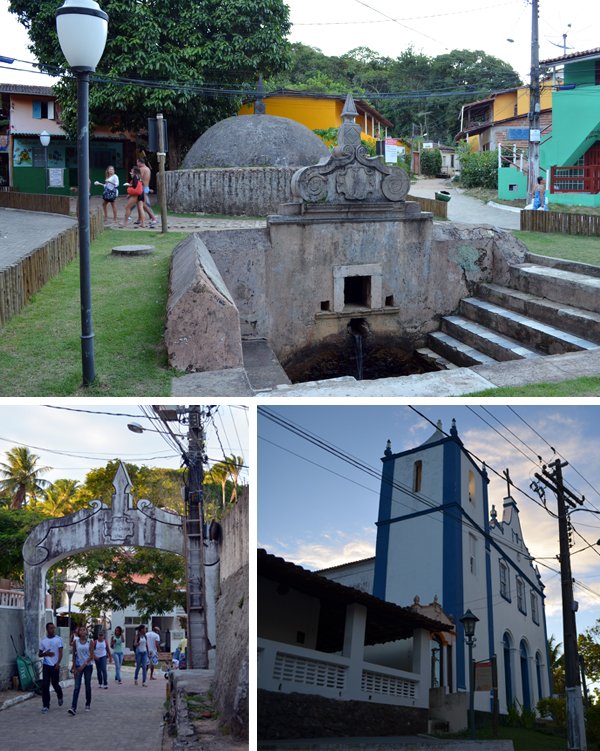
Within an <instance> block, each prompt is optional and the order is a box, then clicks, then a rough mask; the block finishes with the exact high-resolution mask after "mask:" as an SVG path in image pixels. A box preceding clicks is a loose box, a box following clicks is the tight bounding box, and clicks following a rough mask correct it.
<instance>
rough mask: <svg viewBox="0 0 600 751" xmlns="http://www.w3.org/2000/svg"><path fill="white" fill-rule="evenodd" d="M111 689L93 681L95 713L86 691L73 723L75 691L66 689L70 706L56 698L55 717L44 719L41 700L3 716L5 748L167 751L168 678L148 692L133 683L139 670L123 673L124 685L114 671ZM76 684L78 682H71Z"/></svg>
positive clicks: (53, 702)
mask: <svg viewBox="0 0 600 751" xmlns="http://www.w3.org/2000/svg"><path fill="white" fill-rule="evenodd" d="M108 678H109V687H108V689H107V690H101V689H99V688H98V682H97V680H96V677H95V675H94V679H93V680H92V708H91V711H90V712H85V711H84V707H85V689H84V686H83V685H82V688H81V692H80V694H79V704H78V708H77V714H76V715H75V717H72V716H71V715H70V714H68V712H67V710H68V709H69V707H70V706H71V697H72V696H73V687H72V686H69V687H67V688H65V689H64V704H63V706H62V707H58V706H57V701H56V694H55V693H54V691H51V693H50V711H49V712H48V713H47V714H42V712H41V708H42V700H41V697H39V696H36V697H34V698H32V699H30V700H28V701H22V702H20V703H18V704H14V705H12V706H10V707H9V708H8V709H3V710H2V712H0V732H1V736H0V737H1V740H0V747H1V748H5V749H7V751H8V749H10V751H48V749H61V751H82V749H83V750H84V751H116V750H117V749H122V750H123V751H161V749H162V740H163V712H164V711H165V707H164V702H165V700H166V687H167V681H166V680H165V679H164V678H163V674H162V672H161V673H159V674H158V678H157V679H156V680H154V681H149V682H148V687H147V688H144V687H143V686H142V684H141V681H140V682H139V685H138V686H135V685H134V683H133V668H130V667H127V668H124V669H123V683H122V684H121V685H120V686H119V685H118V684H116V683H115V680H114V668H113V667H112V666H109V673H108ZM70 683H72V681H70Z"/></svg>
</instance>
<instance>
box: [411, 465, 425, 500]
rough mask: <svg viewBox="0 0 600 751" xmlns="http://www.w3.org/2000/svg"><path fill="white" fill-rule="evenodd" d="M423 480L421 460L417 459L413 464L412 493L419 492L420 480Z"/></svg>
mask: <svg viewBox="0 0 600 751" xmlns="http://www.w3.org/2000/svg"><path fill="white" fill-rule="evenodd" d="M422 481H423V462H422V461H421V459H418V460H417V461H416V462H415V463H414V466H413V493H420V492H421V482H422Z"/></svg>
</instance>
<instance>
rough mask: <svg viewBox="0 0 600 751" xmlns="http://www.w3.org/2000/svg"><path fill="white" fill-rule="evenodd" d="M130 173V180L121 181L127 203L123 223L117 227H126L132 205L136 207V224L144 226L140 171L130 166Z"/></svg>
mask: <svg viewBox="0 0 600 751" xmlns="http://www.w3.org/2000/svg"><path fill="white" fill-rule="evenodd" d="M129 174H130V175H131V182H129V183H123V185H124V186H125V187H126V188H127V195H128V196H129V198H128V199H127V204H126V206H125V218H124V219H123V224H120V225H119V227H127V223H128V222H129V215H130V214H131V210H132V209H133V208H134V207H137V213H138V221H137V224H138V225H139V226H140V227H142V228H143V226H144V208H143V207H144V184H143V182H142V178H141V175H140V171H139V169H138V168H137V167H132V168H131V171H130V173H129Z"/></svg>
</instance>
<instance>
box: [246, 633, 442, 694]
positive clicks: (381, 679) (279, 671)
mask: <svg viewBox="0 0 600 751" xmlns="http://www.w3.org/2000/svg"><path fill="white" fill-rule="evenodd" d="M258 687H259V688H263V689H266V690H267V691H277V692H283V693H293V692H298V693H305V694H317V695H319V696H325V697H329V698H332V699H342V700H349V699H354V700H358V701H370V702H375V703H379V704H394V705H397V706H408V707H414V706H427V700H428V697H427V696H426V695H427V693H428V692H427V691H419V688H420V676H418V675H417V674H415V673H408V672H406V671H403V670H396V669H394V668H388V667H384V666H382V665H375V664H373V663H369V662H364V661H363V662H361V663H360V664H351V663H350V660H349V658H347V657H342V656H341V655H337V654H328V653H324V652H317V651H315V650H313V649H305V648H304V647H296V646H292V645H290V644H283V643H281V642H275V641H271V640H270V639H259V640H258ZM423 694H425V696H423ZM423 702H425V703H423Z"/></svg>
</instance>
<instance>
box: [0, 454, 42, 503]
mask: <svg viewBox="0 0 600 751" xmlns="http://www.w3.org/2000/svg"><path fill="white" fill-rule="evenodd" d="M39 459H40V457H39V456H36V454H32V453H31V451H30V450H29V449H28V448H27V447H26V446H15V447H14V448H12V449H10V451H7V452H6V461H5V462H0V477H1V478H2V479H1V480H0V493H2V495H7V496H9V497H10V506H11V508H14V509H17V508H22V507H23V506H24V505H25V504H26V503H29V505H31V506H35V505H36V502H37V499H38V497H39V496H40V495H41V494H42V493H43V492H44V488H46V487H48V485H49V484H50V483H48V482H47V481H46V480H44V479H42V477H41V475H43V474H44V472H47V471H48V469H49V467H40V466H39V464H38V462H39Z"/></svg>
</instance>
